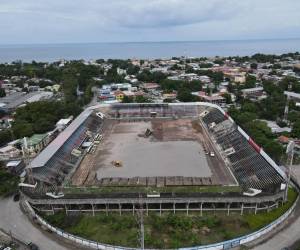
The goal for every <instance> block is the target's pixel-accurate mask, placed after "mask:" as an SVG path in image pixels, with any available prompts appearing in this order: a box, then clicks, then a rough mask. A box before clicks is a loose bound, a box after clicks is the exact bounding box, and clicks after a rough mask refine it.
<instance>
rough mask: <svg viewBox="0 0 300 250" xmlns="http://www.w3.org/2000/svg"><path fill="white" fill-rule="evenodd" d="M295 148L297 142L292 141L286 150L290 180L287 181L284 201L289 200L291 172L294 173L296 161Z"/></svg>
mask: <svg viewBox="0 0 300 250" xmlns="http://www.w3.org/2000/svg"><path fill="white" fill-rule="evenodd" d="M294 147H295V142H294V141H290V142H289V144H288V146H287V148H286V153H287V155H288V180H287V185H286V188H285V195H284V201H287V199H288V190H289V185H290V182H291V171H292V165H293V159H294Z"/></svg>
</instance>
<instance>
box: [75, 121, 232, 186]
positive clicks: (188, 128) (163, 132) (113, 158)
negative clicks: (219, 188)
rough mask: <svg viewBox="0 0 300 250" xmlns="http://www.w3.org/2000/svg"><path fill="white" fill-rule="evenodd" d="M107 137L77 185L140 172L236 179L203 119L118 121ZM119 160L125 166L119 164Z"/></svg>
mask: <svg viewBox="0 0 300 250" xmlns="http://www.w3.org/2000/svg"><path fill="white" fill-rule="evenodd" d="M147 130H148V131H147ZM103 136H104V137H103V140H102V141H101V143H100V145H98V146H97V149H96V151H95V152H94V153H93V154H87V156H86V157H85V158H84V160H83V161H82V163H81V165H80V167H79V168H78V170H77V171H76V173H75V174H74V176H73V179H72V184H74V185H83V184H92V183H95V181H96V182H97V183H99V180H101V179H107V178H114V179H118V178H123V179H124V178H127V179H128V178H129V179H130V178H137V177H141V178H146V177H147V178H148V177H170V178H171V177H174V178H175V177H183V178H187V177H190V178H199V179H200V178H203V179H204V180H206V182H207V183H208V184H211V185H212V184H232V183H234V179H233V177H232V175H231V173H230V171H229V169H228V168H227V167H226V166H225V163H224V161H223V160H222V158H221V156H220V155H219V154H218V153H217V152H216V151H217V150H216V149H215V148H214V145H213V143H212V142H211V141H210V139H209V138H208V136H207V134H206V133H205V131H204V128H203V127H202V125H201V124H200V123H199V121H196V120H195V121H193V120H192V119H176V120H174V119H152V120H149V121H139V122H119V121H112V122H111V123H110V125H109V126H108V127H107V129H106V130H105V131H104V134H103ZM210 152H215V156H210V155H209V154H208V153H210ZM116 162H118V163H119V165H120V166H118V167H116V166H115V163H116ZM207 180H208V181H207ZM149 181H150V180H149ZM149 181H148V183H149ZM116 182H117V181H116ZM194 182H195V181H194ZM202 182H203V181H202ZM145 183H146V182H145ZM183 183H184V181H183ZM198 183H201V179H200V180H198Z"/></svg>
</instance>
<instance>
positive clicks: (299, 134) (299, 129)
mask: <svg viewBox="0 0 300 250" xmlns="http://www.w3.org/2000/svg"><path fill="white" fill-rule="evenodd" d="M292 136H293V137H295V138H300V119H298V120H297V121H296V122H295V123H294V125H293V129H292Z"/></svg>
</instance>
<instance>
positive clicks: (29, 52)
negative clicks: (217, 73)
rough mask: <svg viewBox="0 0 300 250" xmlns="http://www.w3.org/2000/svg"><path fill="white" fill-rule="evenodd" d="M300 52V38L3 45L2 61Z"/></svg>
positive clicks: (0, 56) (0, 60)
mask: <svg viewBox="0 0 300 250" xmlns="http://www.w3.org/2000/svg"><path fill="white" fill-rule="evenodd" d="M296 51H300V39H284V40H248V41H246V40H245V41H201V42H144V43H134V42H133V43H84V44H83V43H82V44H43V45H42V44H40V45H36V44H34V45H0V62H12V61H15V60H22V61H27V62H30V61H32V60H35V61H43V62H52V61H56V60H59V59H67V60H69V59H86V60H89V59H99V58H103V59H108V58H113V59H116V58H119V59H128V58H141V59H153V58H171V57H173V56H191V57H201V56H207V57H210V56H236V55H239V56H245V55H253V54H255V53H265V54H282V53H288V52H296Z"/></svg>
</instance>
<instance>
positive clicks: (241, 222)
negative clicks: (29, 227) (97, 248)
mask: <svg viewBox="0 0 300 250" xmlns="http://www.w3.org/2000/svg"><path fill="white" fill-rule="evenodd" d="M296 197H297V193H296V192H295V191H294V190H292V189H291V190H290V191H289V201H288V202H287V203H286V204H284V205H283V206H281V207H279V208H277V209H275V210H272V211H271V212H269V213H267V212H263V213H259V214H257V215H254V214H245V215H244V216H241V215H240V214H239V213H232V214H231V215H230V216H226V215H225V214H223V213H217V214H215V215H213V214H211V213H205V216H203V217H201V216H199V214H198V213H197V214H196V213H192V214H190V216H186V215H185V214H176V215H174V214H169V213H165V214H164V213H163V215H162V216H159V215H158V214H154V213H151V214H150V215H149V216H144V225H145V247H147V248H178V247H183V246H195V245H204V244H210V243H215V242H220V241H224V240H229V239H232V238H235V237H238V236H241V235H245V234H247V233H250V232H253V231H256V230H258V229H260V228H261V227H263V226H265V225H266V224H269V223H271V222H272V221H274V220H275V219H277V218H278V217H279V216H280V215H282V214H283V213H284V212H285V211H287V209H288V208H289V207H290V206H291V205H292V204H293V203H294V201H295V199H296ZM45 217H46V220H48V221H49V222H50V224H53V225H55V226H57V227H59V228H62V229H63V230H66V231H68V232H70V233H72V234H75V235H79V236H82V237H84V238H88V239H91V240H95V241H98V242H101V243H107V244H112V245H119V246H120V245H121V246H129V247H139V246H140V243H139V224H138V221H139V219H138V217H135V216H132V215H129V214H127V215H122V216H120V215H119V214H109V215H108V216H107V215H104V214H102V215H96V216H90V215H79V216H69V217H68V216H66V215H65V213H64V212H63V211H62V212H60V213H58V214H55V215H48V216H45Z"/></svg>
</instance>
